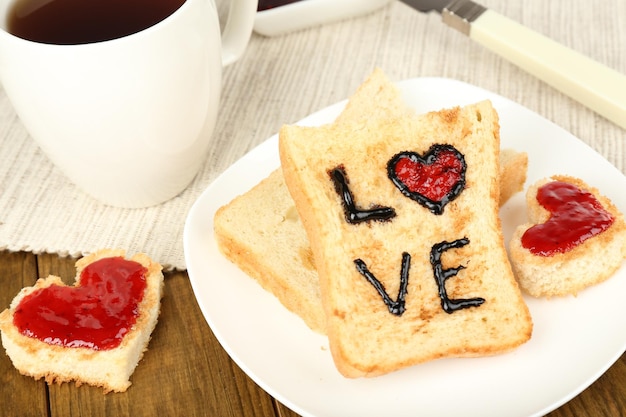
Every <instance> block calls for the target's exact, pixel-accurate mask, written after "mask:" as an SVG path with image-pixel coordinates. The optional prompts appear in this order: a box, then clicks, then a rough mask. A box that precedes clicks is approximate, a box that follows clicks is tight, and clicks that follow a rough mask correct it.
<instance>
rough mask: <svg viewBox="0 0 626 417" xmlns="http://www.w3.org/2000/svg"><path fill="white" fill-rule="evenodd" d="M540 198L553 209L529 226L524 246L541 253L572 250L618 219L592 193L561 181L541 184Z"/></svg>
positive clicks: (543, 254) (523, 236) (538, 253)
mask: <svg viewBox="0 0 626 417" xmlns="http://www.w3.org/2000/svg"><path fill="white" fill-rule="evenodd" d="M537 201H538V202H539V204H541V205H542V206H543V207H544V208H545V209H546V210H548V211H549V212H550V218H549V219H548V221H547V222H545V223H543V224H537V225H534V226H532V227H531V228H529V229H528V230H526V232H525V233H524V234H523V235H522V246H523V247H524V248H526V249H528V250H529V251H530V252H532V253H533V254H535V255H539V256H552V255H555V254H557V253H564V252H567V251H570V250H572V249H573V248H575V247H576V246H577V245H580V244H581V243H583V242H584V241H585V240H587V239H589V238H591V237H593V236H596V235H598V234H600V233H602V232H603V231H605V230H606V229H608V228H609V227H611V225H612V224H613V221H614V220H615V218H614V217H613V215H612V214H611V213H609V212H608V211H606V210H605V209H604V207H602V204H600V202H599V201H598V200H597V199H596V198H595V196H594V195H593V194H592V193H589V192H587V191H583V190H581V189H580V188H578V187H576V186H575V185H573V184H570V183H566V182H562V181H552V182H549V183H547V184H545V185H543V186H542V187H540V188H539V189H538V190H537Z"/></svg>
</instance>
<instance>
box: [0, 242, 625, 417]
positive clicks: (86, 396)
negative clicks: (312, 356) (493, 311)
mask: <svg viewBox="0 0 626 417" xmlns="http://www.w3.org/2000/svg"><path fill="white" fill-rule="evenodd" d="M74 262H75V259H72V258H60V257H58V256H56V255H34V254H32V253H26V252H18V253H10V252H0V287H1V288H2V292H1V293H0V309H4V308H6V307H8V305H9V303H10V301H11V299H12V298H13V297H14V296H15V294H17V292H18V291H19V290H20V289H21V288H22V287H24V286H30V285H32V284H33V283H34V282H35V280H36V279H37V278H38V277H42V276H47V275H48V274H54V275H58V276H61V277H63V278H64V280H65V281H66V282H68V283H71V282H73V280H74V275H75V269H74ZM607 325H608V324H607ZM580 360H581V361H584V360H585V358H580ZM574 366H575V364H574ZM131 381H132V383H133V384H132V385H131V387H130V388H129V389H128V391H126V392H125V393H110V394H107V395H104V394H103V391H102V390H101V389H100V388H94V387H90V386H86V385H83V386H80V387H77V386H76V385H75V384H74V383H65V384H62V385H52V386H47V385H46V383H45V382H43V380H39V381H35V380H34V379H32V378H29V377H24V376H22V375H20V374H19V373H18V372H17V371H16V370H15V369H14V368H13V366H12V365H11V362H10V360H9V358H8V357H7V356H6V355H5V354H4V353H2V354H0V404H1V405H0V416H7V417H8V416H10V417H13V416H16V417H17V416H24V417H25V416H51V417H55V416H63V417H66V416H93V417H96V416H107V417H110V416H126V415H127V416H133V417H141V416H163V417H165V416H185V417H192V416H211V417H223V416H224V417H226V416H237V417H240V416H264V417H266V416H267V417H270V416H276V417H296V416H298V414H296V413H294V412H293V411H291V410H289V409H288V408H287V407H285V406H284V405H282V404H280V403H279V402H278V401H276V400H275V399H274V398H272V397H271V396H270V395H269V394H267V393H266V392H265V391H263V390H262V389H261V388H259V387H258V386H257V385H256V384H255V383H254V382H253V381H252V380H251V379H250V378H248V377H247V376H246V374H244V373H243V371H241V369H239V367H237V365H235V363H234V362H233V361H232V360H231V359H230V358H229V356H228V355H227V353H226V352H225V351H224V350H223V349H222V347H221V346H220V344H219V343H218V341H217V340H216V339H215V336H214V335H213V333H212V332H211V329H210V328H209V326H208V325H207V324H206V322H205V320H204V318H203V316H202V313H201V312H200V309H199V307H198V305H197V303H196V301H195V298H194V295H193V291H192V289H191V285H190V282H189V279H188V276H187V274H186V273H185V272H172V273H168V274H166V278H165V296H164V298H163V301H162V308H161V317H160V319H159V323H158V325H157V327H156V329H155V331H154V333H153V335H152V340H151V341H150V346H149V350H148V352H146V354H145V355H144V358H143V360H142V361H141V362H140V364H139V366H138V367H137V369H136V370H135V373H134V374H133V375H132V377H131ZM320 401H323V399H322V398H320ZM624 415H626V354H625V355H622V357H621V358H620V359H619V360H618V361H617V362H616V363H615V364H614V365H613V366H612V367H611V368H610V369H609V370H608V371H607V372H606V373H605V374H604V375H603V376H602V377H600V379H598V381H596V382H595V383H594V384H593V385H591V386H590V387H589V388H588V389H586V390H585V391H584V392H582V393H581V394H580V395H579V396H577V397H576V398H574V399H573V400H571V401H570V402H568V403H566V404H565V405H563V406H562V407H561V408H559V409H557V410H555V411H554V412H552V413H550V414H549V416H551V417H574V416H576V417H580V416H589V417H599V416H611V417H621V416H624Z"/></svg>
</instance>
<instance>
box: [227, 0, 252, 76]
mask: <svg viewBox="0 0 626 417" xmlns="http://www.w3.org/2000/svg"><path fill="white" fill-rule="evenodd" d="M257 6H258V0H230V7H229V9H228V19H227V20H226V25H225V26H224V31H223V32H222V65H223V66H227V65H230V64H232V63H233V62H235V61H236V60H238V59H239V58H240V57H241V55H242V54H243V52H244V51H245V49H246V46H248V42H249V41H250V36H251V35H252V28H253V27H254V18H255V16H256V12H257Z"/></svg>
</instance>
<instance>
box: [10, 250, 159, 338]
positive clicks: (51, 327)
mask: <svg viewBox="0 0 626 417" xmlns="http://www.w3.org/2000/svg"><path fill="white" fill-rule="evenodd" d="M146 273H147V269H146V268H145V267H144V266H143V265H141V264H140V263H138V262H135V261H129V260H127V259H124V258H122V257H113V258H103V259H100V260H98V261H95V262H93V263H91V264H89V265H87V267H86V268H85V269H83V271H82V272H81V274H80V280H79V283H78V284H77V285H75V286H71V287H70V286H65V285H50V286H49V287H46V288H40V289H38V290H35V291H33V292H32V293H30V294H29V295H27V296H26V297H24V298H23V299H22V300H21V302H20V303H19V305H18V306H17V308H16V309H15V313H14V314H13V324H14V325H15V326H16V327H17V328H18V330H19V331H20V332H21V333H22V334H24V335H25V336H29V337H34V338H37V339H39V340H41V341H43V342H46V343H48V344H51V345H59V346H65V347H86V348H90V349H94V350H107V349H113V348H115V347H117V346H118V345H119V344H120V343H121V342H122V339H123V338H124V335H126V334H127V333H128V332H129V331H130V329H131V328H132V326H133V325H134V324H135V321H136V319H137V315H138V313H139V312H138V304H139V302H141V300H142V299H143V295H144V291H145V288H146Z"/></svg>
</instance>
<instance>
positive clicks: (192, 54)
mask: <svg viewBox="0 0 626 417" xmlns="http://www.w3.org/2000/svg"><path fill="white" fill-rule="evenodd" d="M11 1H13V0H0V16H1V18H2V20H3V22H6V16H7V13H8V8H9V6H10V4H11ZM230 1H231V5H230V10H229V16H228V20H227V22H226V24H225V27H224V33H223V38H222V34H221V33H220V25H219V21H218V13H217V9H216V6H215V1H214V0H186V1H185V3H184V4H183V5H182V6H181V7H180V8H179V9H178V10H176V11H175V12H174V13H173V14H171V15H170V16H169V17H167V18H165V19H164V20H162V21H161V22H159V23H157V24H156V25H154V26H151V27H149V28H147V29H144V30H142V31H140V32H137V33H134V34H132V35H128V36H124V37H121V38H118V39H114V40H110V41H103V42H96V43H87V44H79V45H53V44H45V43H38V42H31V41H27V40H24V39H21V38H19V37H16V36H13V35H11V34H9V33H8V32H7V31H6V30H7V29H6V23H3V26H2V27H1V28H2V30H0V81H1V82H2V85H3V87H4V89H5V91H6V94H7V96H8V97H9V99H10V101H11V103H12V104H13V107H14V108H15V110H16V112H17V114H18V116H19V118H20V119H21V121H22V123H23V124H24V126H25V127H26V129H27V130H28V132H29V133H30V135H31V136H32V137H33V139H34V140H35V141H36V142H37V144H38V145H39V146H40V148H41V149H42V150H43V151H44V152H45V154H46V155H47V156H48V157H49V158H50V160H51V161H52V162H53V163H54V164H55V165H56V166H57V167H59V168H60V169H61V170H62V171H63V172H64V173H65V175H66V176H67V177H68V178H69V179H70V180H71V181H72V182H74V183H75V184H76V185H77V186H78V187H80V188H82V189H83V190H84V191H86V192H87V193H88V194H90V195H92V196H93V197H95V198H97V199H98V200H101V201H102V202H104V203H106V204H109V205H114V206H119V207H129V208H131V207H147V206H151V205H155V204H158V203H161V202H163V201H166V200H168V199H170V198H172V197H174V196H176V195H177V194H179V193H180V192H181V191H182V190H183V189H185V188H186V187H187V185H188V184H189V183H190V182H191V180H192V179H193V178H194V176H195V175H196V174H197V172H198V171H199V169H200V166H201V164H202V163H203V162H204V160H205V156H206V153H207V150H208V147H209V144H210V138H211V136H212V132H213V128H214V125H215V121H216V117H217V111H218V105H219V100H220V90H221V81H222V67H223V66H224V65H227V64H230V63H232V62H234V61H235V60H237V59H238V58H239V57H240V56H241V54H242V53H243V51H244V50H245V48H246V46H247V44H248V41H249V38H250V34H251V31H252V27H253V23H254V16H255V13H256V8H257V0H230Z"/></svg>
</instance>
